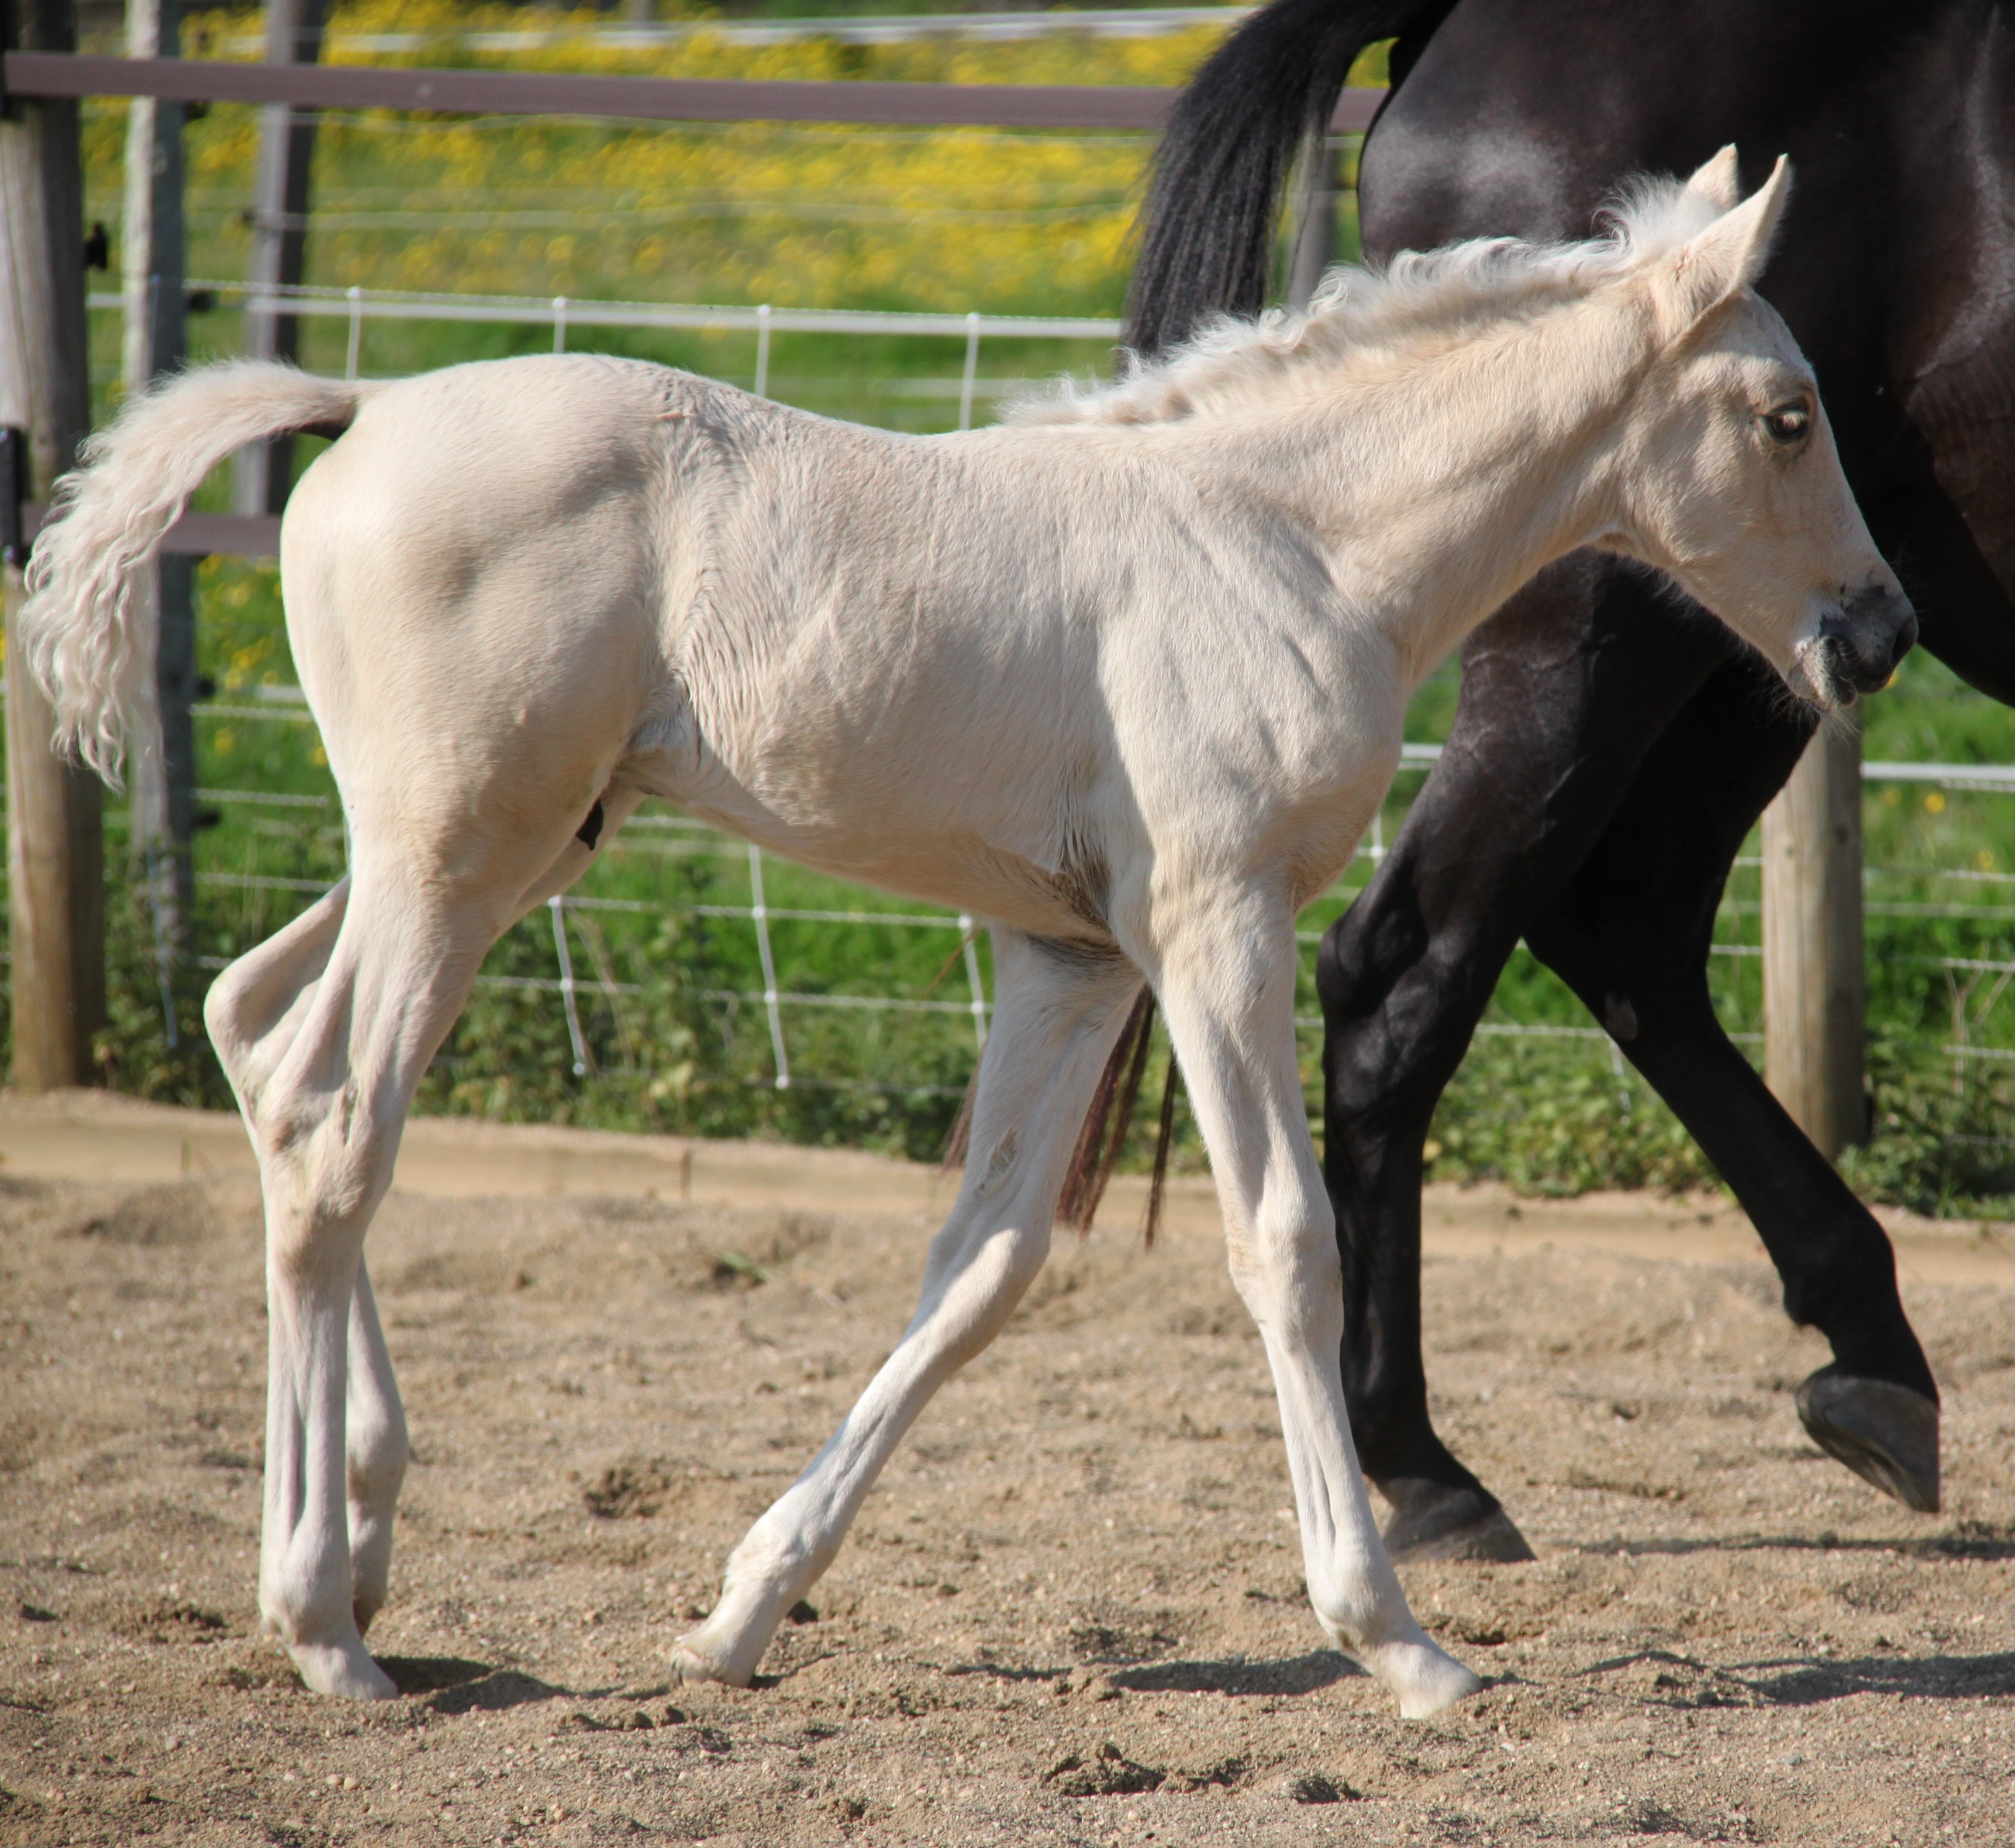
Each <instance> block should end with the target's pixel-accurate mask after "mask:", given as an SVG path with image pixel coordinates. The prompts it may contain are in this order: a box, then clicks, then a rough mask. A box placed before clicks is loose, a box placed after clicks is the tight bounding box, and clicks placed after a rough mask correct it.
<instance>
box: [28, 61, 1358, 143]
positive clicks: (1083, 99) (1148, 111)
mask: <svg viewBox="0 0 2015 1848" xmlns="http://www.w3.org/2000/svg"><path fill="white" fill-rule="evenodd" d="M4 69H5V82H6V91H5V94H6V95H8V96H34V97H57V98H66V99H78V100H81V99H83V98H84V97H87V96H154V97H159V98H161V99H164V100H166V101H168V102H251V103H289V104H292V105H293V106H296V107H297V108H300V109H417V110H423V111H426V112H429V113H434V114H444V115H467V116H491V115H498V116H593V117H600V118H603V119H608V118H614V119H615V120H619V121H620V120H634V121H642V122H857V123H875V124H882V125H884V126H891V125H895V126H902V127H913V128H925V127H930V128H946V127H952V128H1112V129H1123V130H1128V131H1135V132H1140V133H1153V132H1155V131H1158V130H1159V129H1160V128H1162V127H1163V126H1164V125H1165V124H1166V122H1167V120H1168V117H1169V109H1171V108H1172V107H1173V105H1174V102H1175V99H1176V94H1177V93H1176V92H1175V91H1173V90H1167V89H1161V88H1151V87H1150V86H1148V85H1146V84H1141V85H1139V86H1135V85H1132V84H934V83H914V84H911V83H890V82H886V81H878V80H873V79H862V80H861V81H858V82H849V81H806V80H802V79H777V80H769V79H762V78H739V77H599V76H593V75H589V74H574V73H567V72H550V71H517V70H450V69H444V68H442V67H440V66H397V65H375V66H374V65H365V64H252V63H242V64H241V63H227V62H224V61H223V60H221V59H203V58H108V57H101V56H93V55H90V54H88V53H77V52H8V53H7V54H6V56H5V65H4ZM1384 100H1385V92H1384V91H1383V90H1370V89H1355V90H1345V92H1343V95H1342V98H1341V99H1339V100H1338V103H1337V106H1336V111H1335V113H1334V115H1333V116H1332V117H1331V120H1330V127H1331V132H1332V133H1334V134H1338V135H1358V134H1362V133H1363V131H1365V130H1366V129H1367V128H1368V127H1370V125H1371V120H1372V118H1373V117H1374V116H1375V115H1377V113H1378V106H1379V104H1380V103H1381V102H1383V101H1384Z"/></svg>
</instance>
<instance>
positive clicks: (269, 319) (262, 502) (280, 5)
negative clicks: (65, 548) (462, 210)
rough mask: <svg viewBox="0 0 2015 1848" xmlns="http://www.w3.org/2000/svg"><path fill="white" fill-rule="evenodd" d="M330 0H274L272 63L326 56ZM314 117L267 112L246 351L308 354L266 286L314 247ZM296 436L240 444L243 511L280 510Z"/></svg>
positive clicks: (295, 270) (266, 355)
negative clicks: (324, 32) (311, 191)
mask: <svg viewBox="0 0 2015 1848" xmlns="http://www.w3.org/2000/svg"><path fill="white" fill-rule="evenodd" d="M327 13H328V4H327V0H266V62H267V63H268V64H313V63H317V62H318V60H319V59H320V58H321V31H322V23H323V20H325V17H326V16H327ZM314 130H315V125H314V116H313V115H312V114H311V113H307V112H306V111H304V110H300V109H293V108H291V107H289V106H288V105H287V104H286V103H283V102H282V103H273V104H270V105H268V106H267V107H266V108H264V109H261V110H260V112H259V172H258V179H257V183H256V184H257V192H256V194H255V196H254V198H253V203H252V257H251V261H250V264H248V265H247V266H246V282H248V283H249V284H250V286H251V288H252V289H253V292H254V293H253V297H252V299H250V300H248V301H247V302H246V306H245V350H246V353H247V354H248V355H249V356H250V357H252V358H253V359H280V360H293V359H298V358H299V357H300V321H299V319H298V318H296V316H294V315H293V314H288V313H286V312H285V311H284V310H283V307H282V303H279V302H278V301H276V300H274V299H273V297H272V296H271V294H270V293H268V294H267V295H266V296H265V297H264V299H263V300H261V299H260V296H259V293H258V292H260V291H269V292H270V291H273V290H276V289H290V288H294V287H297V286H298V285H300V282H301V279H302V276H303V274H304V264H305V260H306V257H307V228H308V169H309V166H310V163H311V161H312V160H313V159H314ZM292 474H293V439H292V438H291V437H287V436H282V437H278V438H276V439H275V440H273V441H272V442H271V443H253V444H252V445H251V446H250V447H247V448H246V449H242V450H239V455H238V469H237V480H236V484H235V496H234V498H235V504H236V506H237V509H238V511H239V512H240V513H253V514H257V513H278V511H280V510H281V508H283V507H285V506H286V504H287V489H288V486H289V479H290V477H291V475H292Z"/></svg>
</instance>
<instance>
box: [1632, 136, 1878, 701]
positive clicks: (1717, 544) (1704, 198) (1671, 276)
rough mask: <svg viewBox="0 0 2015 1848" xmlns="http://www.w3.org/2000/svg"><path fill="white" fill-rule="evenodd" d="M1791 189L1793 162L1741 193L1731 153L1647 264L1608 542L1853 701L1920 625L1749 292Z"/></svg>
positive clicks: (1812, 405)
mask: <svg viewBox="0 0 2015 1848" xmlns="http://www.w3.org/2000/svg"><path fill="white" fill-rule="evenodd" d="M1790 185H1791V173H1790V169H1789V167H1788V165H1787V163H1785V162H1784V161H1783V160H1780V161H1779V162H1778V163H1777V165H1776V170H1775V171H1774V172H1773V173H1772V174H1771V175H1770V178H1769V180H1768V181H1765V184H1764V185H1763V186H1762V188H1760V189H1759V190H1758V191H1757V192H1755V193H1753V194H1752V195H1751V196H1750V197H1749V198H1748V199H1744V200H1743V201H1741V202H1740V203H1737V200H1736V175H1735V151H1734V149H1732V148H1725V149H1722V152H1721V153H1719V155H1717V156H1715V158H1714V159H1713V160H1711V161H1709V162H1708V164H1707V165H1706V166H1705V167H1702V168H1701V170H1700V171H1699V172H1697V174H1694V177H1693V178H1692V179H1691V180H1690V181H1688V182H1687V184H1686V197H1685V199H1683V200H1682V201H1679V202H1676V203H1679V205H1681V206H1682V207H1684V206H1688V205H1690V206H1691V207H1692V208H1693V209H1694V210H1695V211H1697V213H1698V214H1700V215H1701V217H1703V218H1705V219H1706V220H1707V222H1706V223H1705V224H1704V226H1703V228H1700V229H1698V230H1697V231H1694V234H1693V235H1691V236H1690V237H1689V238H1687V239H1686V241H1685V242H1680V243H1678V244H1676V246H1675V247H1673V248H1671V249H1668V250H1666V251H1665V252H1664V253H1661V254H1659V255H1658V256H1655V257H1651V258H1650V260H1648V261H1647V262H1646V263H1645V264H1644V266H1643V268H1642V269H1641V271H1639V273H1638V275H1637V277H1636V278H1635V281H1636V285H1637V286H1639V287H1640V288H1641V289H1643V290H1645V291H1646V292H1647V293H1648V296H1649V301H1650V312H1651V314H1652V317H1653V319H1654V325H1655V327H1656V328H1657V337H1656V340H1655V345H1654V352H1655V357H1654V363H1653V364H1652V366H1651V368H1650V370H1649V371H1648V372H1647V375H1646V376H1645V378H1644V380H1643V383H1642V385H1641V386H1640V388H1639V390H1638V392H1637V393H1636V400H1635V404H1634V406H1633V409H1634V411H1636V415H1634V416H1633V417H1632V420H1631V422H1630V426H1629V436H1628V438H1627V439H1626V440H1627V442H1628V444H1629V450H1630V454H1629V458H1628V463H1629V465H1628V466H1627V467H1626V468H1625V469H1624V470H1623V471H1622V478H1621V494H1622V501H1623V507H1624V513H1623V518H1622V521H1621V522H1619V525H1618V528H1617V529H1616V530H1615V531H1614V532H1612V533H1609V534H1607V535H1605V536H1604V544H1607V546H1609V547H1611V548H1612V549H1614V550H1616V551H1622V552H1624V553H1626V554H1629V555H1630V556H1632V557H1634V558H1640V559H1642V560H1643V562H1645V563H1646V564H1647V565H1654V566H1656V567H1657V568H1658V569H1659V570H1661V571H1663V572H1667V573H1668V574H1669V575H1670V576H1672V578H1673V579H1674V580H1676V581H1677V583H1679V586H1680V587H1681V588H1683V590H1686V593H1687V594H1689V595H1690V596H1691V597H1694V598H1696V599H1697V601H1700V602H1701V603H1703V604H1704V605H1706V606H1707V607H1708V608H1709V609H1711V610H1712V611H1713V612H1715V615H1718V616H1719V617H1720V618H1721V619H1722V621H1724V622H1725V623H1727V624H1728V625H1729V627H1730V628H1732V629H1733V630H1735V631H1736V633H1737V634H1739V635H1740V636H1741V637H1743V638H1744V640H1745V641H1748V642H1749V643H1750V644H1752V645H1753V646H1754V647H1755V648H1757V649H1758V651H1761V652H1762V654H1763V655H1765V657H1767V658H1768V659H1769V661H1770V662H1772V664H1773V666H1775V667H1776V669H1777V670H1778V671H1779V673H1781V674H1783V676H1784V678H1785V680H1787V682H1788V683H1789V684H1790V685H1791V687H1792V689H1793V690H1794V691H1796V692H1798V693H1800V694H1803V695H1804V696H1805V697H1806V698H1809V699H1811V700H1813V701H1815V702H1817V703H1818V704H1819V705H1826V706H1831V705H1846V704H1848V703H1850V702H1852V700H1853V699H1854V698H1855V695H1856V694H1858V693H1863V692H1869V691H1873V689H1875V688H1876V687H1880V686H1881V685H1883V684H1884V682H1886V681H1887V680H1888V678H1889V676H1890V675H1891V673H1892V672H1893V671H1894V670H1895V666H1896V663H1897V662H1898V661H1900V660H1901V659H1902V657H1903V655H1905V653H1906V652H1907V651H1908V650H1909V647H1910V645H1911V644H1912V643H1913V642H1914V641H1916V637H1917V621H1916V616H1915V615H1914V614H1913V612H1912V610H1911V608H1910V603H1909V598H1908V597H1905V595H1904V594H1903V590H1902V586H1901V585H1900V584H1898V583H1897V581H1896V577H1895V573H1894V572H1891V570H1890V569H1889V567H1888V566H1887V565H1886V564H1885V563H1884V562H1883V559H1882V556H1881V554H1880V553H1879V552H1877V551H1876V549H1875V542H1874V541H1873V540H1872V539H1870V537H1869V535H1868V528H1867V526H1866V525H1865V524H1864V523H1863V522H1862V517H1861V511H1860V509H1859V508H1857V507H1856V506H1855V502H1854V496H1853V494H1852V492H1851V491H1850V490H1849V489H1848V485H1847V479H1846V477H1845V476H1844V475H1843V474H1842V473H1841V466H1840V458H1839V456H1838V454H1837V453H1836V451H1835V450H1834V441H1833V432H1832V430H1831V429H1830V428H1829V426H1828V425H1827V423H1826V412H1825V411H1824V410H1823V408H1822V407H1821V406H1820V404H1819V389H1818V387H1817V386H1816V383H1815V382H1814V380H1813V377H1812V367H1811V366H1810V365H1809V364H1808V363H1807V361H1806V360H1805V356H1804V355H1803V354H1802V353H1800V352H1799V350H1798V344H1797V343H1796V342H1795V341H1794V340H1793V339H1792V338H1791V331H1790V329H1789V328H1787V327H1786V326H1785V325H1784V323H1783V321H1782V319H1780V317H1779V316H1778V314H1777V313H1776V310H1774V309H1773V308H1772V307H1770V306H1769V303H1766V302H1765V301H1763V300H1761V299H1760V298H1759V297H1758V296H1756V295H1755V293H1754V292H1753V291H1752V289H1751V285H1752V284H1753V282H1755V278H1756V276H1757V275H1758V272H1759V271H1761V270H1762V267H1763V265H1764V263H1765V260H1766V259H1767V257H1768V256H1769V249H1770V241H1771V238H1772V236H1773V234H1774V232H1775V231H1776V226H1777V221H1778V219H1779V217H1780V215H1781V214H1782V213H1783V208H1784V201H1785V198H1786V196H1787V192H1789V190H1790Z"/></svg>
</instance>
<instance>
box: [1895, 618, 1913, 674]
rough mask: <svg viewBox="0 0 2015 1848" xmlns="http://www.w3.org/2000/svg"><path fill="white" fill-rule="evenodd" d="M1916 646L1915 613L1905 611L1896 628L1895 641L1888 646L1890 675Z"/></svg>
mask: <svg viewBox="0 0 2015 1848" xmlns="http://www.w3.org/2000/svg"><path fill="white" fill-rule="evenodd" d="M1916 645H1917V612H1916V611H1915V610H1905V612H1903V620H1902V623H1899V624H1898V626H1897V629H1896V635H1895V640H1894V641H1892V642H1891V644H1890V645H1889V671H1890V673H1892V674H1893V673H1895V671H1896V669H1898V668H1899V667H1900V666H1902V664H1903V657H1904V656H1905V655H1907V654H1909V651H1911V650H1912V649H1913V648H1915V647H1916Z"/></svg>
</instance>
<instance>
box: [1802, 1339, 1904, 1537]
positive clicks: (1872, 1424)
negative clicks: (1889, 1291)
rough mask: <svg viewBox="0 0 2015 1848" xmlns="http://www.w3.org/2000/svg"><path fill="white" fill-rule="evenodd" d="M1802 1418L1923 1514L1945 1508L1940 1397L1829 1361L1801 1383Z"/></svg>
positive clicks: (1854, 1465) (1824, 1441)
mask: <svg viewBox="0 0 2015 1848" xmlns="http://www.w3.org/2000/svg"><path fill="white" fill-rule="evenodd" d="M1796 1402H1797V1405H1798V1422H1799V1423H1801V1424H1802V1425H1803V1426H1805V1431H1806V1434H1807V1435H1808V1436H1809V1437H1811V1439H1812V1441H1813V1442H1814V1443H1815V1444H1817V1445H1818V1446H1819V1448H1820V1449H1822V1450H1823V1451H1825V1452H1826V1455H1828V1456H1830V1457H1834V1458H1837V1459H1838V1460H1839V1461H1840V1462H1843V1463H1844V1464H1846V1466H1848V1468H1849V1469H1852V1471H1853V1472H1854V1473H1855V1475H1857V1476H1859V1477H1863V1478H1864V1479H1865V1480H1867V1481H1870V1482H1872V1483H1873V1484H1875V1486H1876V1487H1877V1488H1879V1489H1880V1490H1881V1491H1882V1492H1883V1493H1884V1495H1894V1496H1895V1498H1896V1499H1897V1500H1898V1501H1899V1502H1902V1504H1903V1505H1904V1506H1905V1508H1914V1509H1916V1511H1917V1512H1919V1513H1920V1514H1936V1513H1937V1512H1938V1405H1937V1402H1936V1401H1934V1400H1931V1399H1927V1398H1925V1397H1924V1395H1923V1394H1922V1393H1920V1392H1913V1391H1912V1390H1910V1388H1909V1387H1907V1386H1898V1385H1896V1384H1895V1383H1893V1382H1891V1381H1890V1380H1863V1379H1861V1378H1859V1377H1858V1376H1855V1374H1852V1373H1842V1372H1841V1370H1840V1367H1839V1365H1838V1363H1837V1362H1836V1363H1835V1364H1834V1365H1832V1366H1830V1367H1822V1368H1820V1369H1819V1371H1818V1372H1817V1373H1815V1374H1813V1375H1812V1377H1811V1378H1810V1379H1809V1380H1807V1381H1806V1382H1805V1383H1804V1384H1803V1385H1802V1386H1801V1387H1799V1388H1798V1398H1797V1401H1796Z"/></svg>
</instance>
